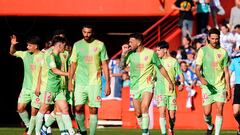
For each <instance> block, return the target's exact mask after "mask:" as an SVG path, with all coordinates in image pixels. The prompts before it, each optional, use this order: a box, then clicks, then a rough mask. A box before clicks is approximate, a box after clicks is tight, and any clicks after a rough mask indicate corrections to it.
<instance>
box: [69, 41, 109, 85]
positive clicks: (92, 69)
mask: <svg viewBox="0 0 240 135" xmlns="http://www.w3.org/2000/svg"><path fill="white" fill-rule="evenodd" d="M105 60H108V55H107V51H106V48H105V45H104V43H103V42H101V41H99V40H96V39H95V40H94V41H93V42H91V43H88V42H86V41H85V40H84V39H82V40H80V41H78V42H76V43H75V44H74V46H73V50H72V55H71V57H70V61H71V62H77V68H76V73H75V76H76V82H75V87H76V88H78V87H79V86H86V85H101V61H105Z"/></svg>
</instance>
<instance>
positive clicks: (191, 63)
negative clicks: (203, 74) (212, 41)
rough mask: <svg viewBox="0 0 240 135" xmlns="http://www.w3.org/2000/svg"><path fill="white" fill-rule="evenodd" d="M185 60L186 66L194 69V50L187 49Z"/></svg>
mask: <svg viewBox="0 0 240 135" xmlns="http://www.w3.org/2000/svg"><path fill="white" fill-rule="evenodd" d="M184 61H186V63H187V65H188V67H189V68H190V69H191V70H192V71H194V68H195V67H196V60H195V50H193V49H191V50H189V51H187V59H186V60H184Z"/></svg>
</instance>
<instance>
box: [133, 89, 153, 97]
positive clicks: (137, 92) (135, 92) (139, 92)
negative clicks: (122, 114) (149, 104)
mask: <svg viewBox="0 0 240 135" xmlns="http://www.w3.org/2000/svg"><path fill="white" fill-rule="evenodd" d="M145 92H150V93H153V87H146V88H143V89H137V90H135V89H131V88H130V95H131V96H132V97H133V98H134V99H136V100H141V99H142V95H143V93H145Z"/></svg>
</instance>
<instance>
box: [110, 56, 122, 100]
mask: <svg viewBox="0 0 240 135" xmlns="http://www.w3.org/2000/svg"><path fill="white" fill-rule="evenodd" d="M119 64H120V59H119V58H117V59H115V60H110V62H109V64H108V67H109V69H110V76H111V77H113V79H111V80H113V81H112V83H114V85H113V86H114V89H113V90H114V97H121V89H122V85H123V80H122V71H121V69H120V67H119Z"/></svg>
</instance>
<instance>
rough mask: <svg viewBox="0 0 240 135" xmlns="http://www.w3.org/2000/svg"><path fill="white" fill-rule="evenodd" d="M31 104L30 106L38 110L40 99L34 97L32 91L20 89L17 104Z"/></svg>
mask: <svg viewBox="0 0 240 135" xmlns="http://www.w3.org/2000/svg"><path fill="white" fill-rule="evenodd" d="M29 102H31V106H32V107H34V108H37V109H39V108H40V99H39V97H38V96H36V95H35V93H34V91H33V90H30V89H26V88H22V90H21V93H20V94H19V97H18V103H24V104H28V103H29Z"/></svg>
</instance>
